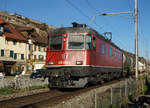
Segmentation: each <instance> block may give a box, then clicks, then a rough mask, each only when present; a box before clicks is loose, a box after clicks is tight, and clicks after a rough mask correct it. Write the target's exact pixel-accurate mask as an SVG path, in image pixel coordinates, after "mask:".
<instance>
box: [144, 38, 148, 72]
mask: <svg viewBox="0 0 150 108" xmlns="http://www.w3.org/2000/svg"><path fill="white" fill-rule="evenodd" d="M148 58H149V57H148V40H146V64H145V66H146V71H147V73H148Z"/></svg>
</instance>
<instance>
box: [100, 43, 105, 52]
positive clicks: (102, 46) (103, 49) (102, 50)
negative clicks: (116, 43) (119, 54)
mask: <svg viewBox="0 0 150 108" xmlns="http://www.w3.org/2000/svg"><path fill="white" fill-rule="evenodd" d="M101 53H102V54H105V45H104V44H101Z"/></svg>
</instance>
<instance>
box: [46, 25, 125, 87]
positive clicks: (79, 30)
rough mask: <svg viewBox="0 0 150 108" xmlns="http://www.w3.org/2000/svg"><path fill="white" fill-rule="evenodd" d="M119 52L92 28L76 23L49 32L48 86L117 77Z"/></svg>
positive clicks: (77, 84)
mask: <svg viewBox="0 0 150 108" xmlns="http://www.w3.org/2000/svg"><path fill="white" fill-rule="evenodd" d="M122 55H123V54H122V52H121V50H120V49H119V48H118V47H117V46H116V45H114V44H113V43H112V42H110V40H108V39H105V38H104V37H103V36H102V35H100V34H98V33H97V32H96V31H95V30H93V29H89V28H87V27H84V26H83V27H82V26H80V27H79V26H75V27H68V28H59V29H56V30H54V31H52V32H50V33H49V36H48V50H47V55H46V68H47V69H46V72H45V73H46V75H47V76H48V77H49V84H50V87H57V88H81V87H84V86H86V85H87V84H89V83H98V82H101V81H103V80H111V79H113V78H118V77H119V76H120V74H121V73H122V69H123V63H122V61H123V60H122V59H123V58H122Z"/></svg>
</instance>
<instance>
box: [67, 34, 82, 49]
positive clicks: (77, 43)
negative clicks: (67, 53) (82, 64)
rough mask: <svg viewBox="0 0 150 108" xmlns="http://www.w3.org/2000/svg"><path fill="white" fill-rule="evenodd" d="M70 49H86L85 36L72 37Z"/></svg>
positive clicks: (69, 43) (70, 37) (69, 42)
mask: <svg viewBox="0 0 150 108" xmlns="http://www.w3.org/2000/svg"><path fill="white" fill-rule="evenodd" d="M68 45H69V47H68V48H69V49H84V36H83V35H70V36H69V41H68Z"/></svg>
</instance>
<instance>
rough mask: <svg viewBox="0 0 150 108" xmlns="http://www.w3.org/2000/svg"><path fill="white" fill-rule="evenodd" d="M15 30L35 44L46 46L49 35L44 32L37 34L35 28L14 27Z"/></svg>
mask: <svg viewBox="0 0 150 108" xmlns="http://www.w3.org/2000/svg"><path fill="white" fill-rule="evenodd" d="M14 26H15V28H16V29H17V30H18V31H19V32H20V33H21V34H22V35H23V36H24V37H25V38H26V39H28V38H30V39H31V40H32V42H33V43H37V44H46V40H47V33H46V32H44V31H39V33H37V32H36V30H35V29H34V28H31V27H23V26H19V25H14Z"/></svg>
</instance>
